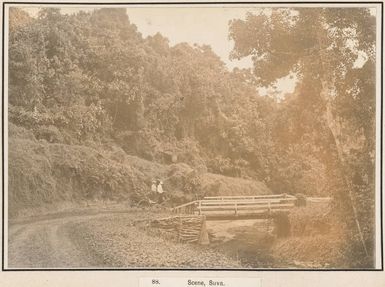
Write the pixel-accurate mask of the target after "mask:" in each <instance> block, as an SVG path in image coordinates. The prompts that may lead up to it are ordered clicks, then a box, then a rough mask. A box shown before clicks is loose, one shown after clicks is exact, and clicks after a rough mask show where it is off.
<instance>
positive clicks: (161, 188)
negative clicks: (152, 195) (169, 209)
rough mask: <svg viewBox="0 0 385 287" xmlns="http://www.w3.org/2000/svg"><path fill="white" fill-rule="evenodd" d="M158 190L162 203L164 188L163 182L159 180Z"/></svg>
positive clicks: (159, 200) (159, 199)
mask: <svg viewBox="0 0 385 287" xmlns="http://www.w3.org/2000/svg"><path fill="white" fill-rule="evenodd" d="M156 192H157V193H158V202H159V203H162V202H163V201H164V190H163V182H162V181H160V180H158V184H157V186H156Z"/></svg>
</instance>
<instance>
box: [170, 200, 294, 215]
mask: <svg viewBox="0 0 385 287" xmlns="http://www.w3.org/2000/svg"><path fill="white" fill-rule="evenodd" d="M296 204H297V198H296V197H295V196H293V195H288V194H274V195H257V196H210V197H205V198H203V199H202V200H195V201H192V202H189V203H185V204H182V205H179V206H176V207H174V208H172V212H173V213H176V214H197V215H205V216H206V217H208V218H217V217H218V218H224V217H257V218H263V217H269V216H271V215H272V213H276V212H289V211H290V209H292V208H294V207H295V206H296Z"/></svg>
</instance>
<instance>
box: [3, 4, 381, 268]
mask: <svg viewBox="0 0 385 287" xmlns="http://www.w3.org/2000/svg"><path fill="white" fill-rule="evenodd" d="M29 4H32V5H36V4H37V5H62V6H66V5H82V6H83V5H84V6H87V5H93V6H96V5H98V6H107V5H114V6H120V5H121V6H132V5H143V6H146V5H148V6H150V5H156V6H160V5H176V6H186V5H215V4H219V5H221V4H222V5H245V4H251V5H256V4H260V5H264V4H268V5H270V4H290V5H295V4H297V5H302V4H306V5H318V4H376V5H378V4H381V5H380V7H381V29H380V33H381V57H380V76H381V84H380V94H381V95H380V105H381V111H380V123H379V124H380V157H379V160H380V172H379V176H380V229H381V239H380V243H381V246H380V249H381V252H376V256H377V254H378V253H380V255H381V268H357V269H354V268H351V269H350V268H347V269H344V268H335V269H326V268H325V269H323V268H322V269H316V268H304V269H302V268H239V269H238V268H144V267H143V268H142V267H140V268H119V267H117V268H5V266H4V265H5V256H4V254H5V253H4V251H5V247H4V246H5V244H4V239H5V238H4V237H5V236H4V231H5V219H4V214H5V211H4V208H5V203H4V200H5V183H4V180H5V171H4V169H5V160H4V155H5V150H4V143H5V140H4V111H5V110H4V97H5V88H4V79H5V76H4V75H5V74H4V72H5V64H4V55H5V42H4V41H5V9H6V6H7V5H12V6H14V5H29ZM377 31H378V30H377ZM383 54H384V3H383V2H382V1H368V2H366V1H357V2H355V1H347V2H344V1H336V2H328V1H315V2H313V1H303V2H302V1H298V2H293V1H277V2H272V1H263V2H256V1H253V2H247V1H240V2H238V1H230V2H226V1H212V2H200V1H199V2H198V1H189V2H170V1H165V2H162V1H157V2H109V3H106V2H51V1H50V2H48V1H47V2H41V1H36V2H35V1H31V2H22V1H21V2H17V1H15V2H9V1H7V2H2V109H1V115H2V224H1V228H2V254H1V255H2V258H1V270H2V271H3V272H18V271H257V272H258V271H260V272H262V271H290V272H296V271H297V272H302V271H313V272H314V271H321V272H325V271H326V272H330V271H335V272H340V271H371V272H376V271H384V238H383V237H384V236H383V190H382V187H383V174H382V172H383V169H382V165H383V159H382V157H383V150H382V149H383V125H384V122H383V96H384V95H383V92H384V89H383V87H384V86H383V77H384V74H383V73H384V67H383V64H384V63H383V62H384V58H383ZM376 97H377V95H376ZM377 108H378V107H376V109H377ZM376 144H377V143H376ZM376 160H378V156H376ZM376 233H378V231H376Z"/></svg>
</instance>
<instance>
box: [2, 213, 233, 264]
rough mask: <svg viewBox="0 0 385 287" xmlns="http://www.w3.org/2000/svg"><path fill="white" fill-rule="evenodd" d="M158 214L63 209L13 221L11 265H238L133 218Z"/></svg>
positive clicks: (10, 240) (11, 228)
mask: <svg viewBox="0 0 385 287" xmlns="http://www.w3.org/2000/svg"><path fill="white" fill-rule="evenodd" d="M157 215H158V214H156V213H154V214H148V213H146V214H142V213H141V212H107V211H104V212H100V213H95V212H94V213H93V214H81V215H71V214H62V215H60V214H59V215H55V216H47V217H45V218H38V219H35V220H33V219H31V220H25V221H19V222H13V223H11V224H10V226H9V232H8V234H9V238H8V267H9V268H82V267H83V268H92V267H96V268H99V267H103V268H108V267H132V268H138V267H179V268H181V267H182V268H183V267H186V268H193V267H195V268H198V267H200V268H202V267H209V268H210V267H220V266H222V267H223V266H226V267H232V268H237V267H240V265H239V263H238V262H236V261H234V260H232V259H230V258H228V257H226V256H225V255H223V254H221V253H220V252H216V251H214V250H211V249H210V248H203V247H200V246H194V245H186V244H180V243H176V242H170V241H169V240H165V239H163V238H161V237H157V236H152V235H150V234H148V232H146V231H145V230H142V229H140V228H137V227H136V226H134V224H133V222H134V221H135V220H138V219H143V218H146V217H148V218H149V217H151V216H157Z"/></svg>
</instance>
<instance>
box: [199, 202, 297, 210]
mask: <svg viewBox="0 0 385 287" xmlns="http://www.w3.org/2000/svg"><path fill="white" fill-rule="evenodd" d="M294 206H295V205H294V204H276V205H270V209H279V208H287V207H294ZM198 209H199V210H200V211H204V210H211V211H214V210H235V206H234V205H233V206H221V205H215V206H201V207H199V208H198ZM237 209H238V210H242V209H243V210H245V209H248V210H253V209H264V210H268V209H269V205H268V204H266V205H237Z"/></svg>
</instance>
